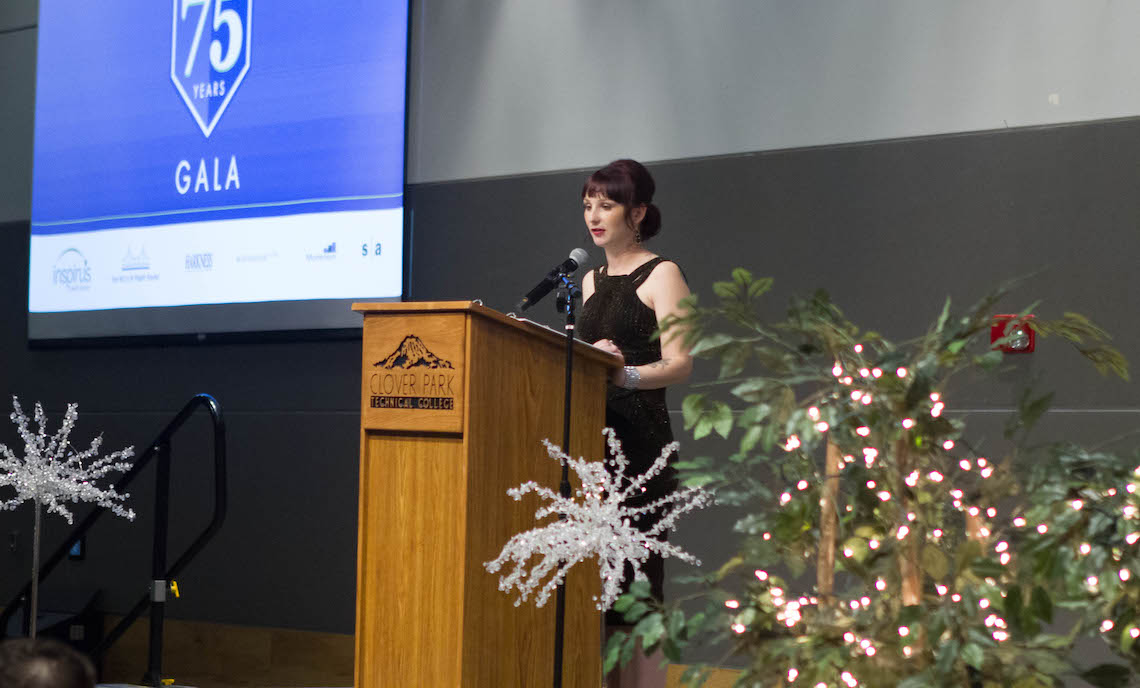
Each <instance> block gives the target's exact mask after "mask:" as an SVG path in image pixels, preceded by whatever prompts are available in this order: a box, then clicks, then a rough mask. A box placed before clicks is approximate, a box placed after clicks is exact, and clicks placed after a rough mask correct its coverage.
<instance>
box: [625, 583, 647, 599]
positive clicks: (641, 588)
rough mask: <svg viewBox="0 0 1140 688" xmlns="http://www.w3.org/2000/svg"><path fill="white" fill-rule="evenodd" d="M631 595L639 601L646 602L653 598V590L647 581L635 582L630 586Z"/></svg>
mask: <svg viewBox="0 0 1140 688" xmlns="http://www.w3.org/2000/svg"><path fill="white" fill-rule="evenodd" d="M629 594H630V595H633V596H634V597H636V598H637V599H639V600H645V599H649V598H650V597H652V596H653V588H652V586H651V585H650V584H649V581H647V580H635V581H633V582H632V583H630V584H629Z"/></svg>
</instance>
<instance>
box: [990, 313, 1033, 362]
mask: <svg viewBox="0 0 1140 688" xmlns="http://www.w3.org/2000/svg"><path fill="white" fill-rule="evenodd" d="M1003 337H1004V338H1006V340H1005V343H1004V344H1002V345H1000V346H999V347H998V349H1000V350H1001V351H1004V352H1005V353H1007V354H1027V353H1029V352H1031V351H1033V349H1034V348H1035V347H1036V346H1037V333H1036V332H1035V331H1034V330H1033V316H1032V315H1017V314H1005V315H995V316H994V322H993V325H990V344H993V343H994V342H996V341H997V340H999V339H1002V338H1003Z"/></svg>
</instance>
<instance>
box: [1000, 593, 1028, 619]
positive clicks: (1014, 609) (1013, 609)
mask: <svg viewBox="0 0 1140 688" xmlns="http://www.w3.org/2000/svg"><path fill="white" fill-rule="evenodd" d="M1023 606H1024V603H1023V601H1022V598H1021V588H1020V587H1018V586H1016V585H1012V586H1010V587H1009V589H1008V590H1006V593H1005V599H1003V600H1002V607H1003V608H1004V609H1005V616H1006V618H1008V619H1010V620H1012V621H1016V620H1017V619H1019V618H1021V610H1022V607H1023Z"/></svg>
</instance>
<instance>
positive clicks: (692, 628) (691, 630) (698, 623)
mask: <svg viewBox="0 0 1140 688" xmlns="http://www.w3.org/2000/svg"><path fill="white" fill-rule="evenodd" d="M707 619H708V615H707V614H705V613H704V612H697V613H696V614H693V615H692V616H690V617H689V620H688V621H686V622H685V637H686V638H692V637H694V636H695V635H697V634H698V633H700V632H701V631H702V630H704V627H705V621H706V620H707Z"/></svg>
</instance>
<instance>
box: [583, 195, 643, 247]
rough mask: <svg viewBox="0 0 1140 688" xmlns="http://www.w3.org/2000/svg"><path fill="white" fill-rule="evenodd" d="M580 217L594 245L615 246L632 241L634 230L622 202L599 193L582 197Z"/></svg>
mask: <svg viewBox="0 0 1140 688" xmlns="http://www.w3.org/2000/svg"><path fill="white" fill-rule="evenodd" d="M582 217H583V218H584V219H585V221H586V229H588V230H590V236H592V237H593V238H594V245H595V246H600V247H602V248H606V247H609V248H615V247H621V246H625V245H626V244H632V243H634V231H633V229H632V228H631V227H630V226H629V220H628V218H627V217H626V212H625V206H623V205H622V204H620V203H617V202H615V201H611V200H610V199H608V198H606V197H605V196H602V195H600V194H599V195H596V196H586V197H585V198H583V199H582Z"/></svg>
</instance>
